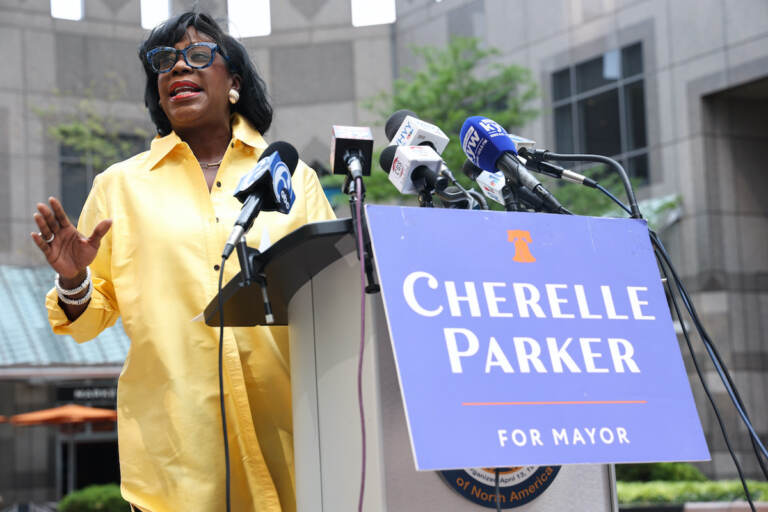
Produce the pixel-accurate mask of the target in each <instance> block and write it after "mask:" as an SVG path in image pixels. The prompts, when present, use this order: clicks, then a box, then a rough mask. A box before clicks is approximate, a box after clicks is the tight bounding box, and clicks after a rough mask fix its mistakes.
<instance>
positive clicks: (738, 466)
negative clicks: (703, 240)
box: [654, 251, 755, 512]
mask: <svg viewBox="0 0 768 512" xmlns="http://www.w3.org/2000/svg"><path fill="white" fill-rule="evenodd" d="M659 252H660V251H656V252H655V253H654V254H655V256H656V261H658V263H659V268H660V269H661V272H662V273H663V274H664V286H665V287H666V289H667V292H668V293H669V297H670V299H671V300H672V306H673V307H674V309H675V315H677V321H678V322H679V323H680V328H681V329H682V331H683V337H684V338H685V343H686V345H688V351H689V352H690V353H691V361H692V362H693V367H694V368H696V374H697V375H698V376H699V380H700V381H701V386H702V387H703V388H704V393H705V394H706V395H707V399H708V400H709V403H710V404H711V405H712V409H713V410H714V411H715V417H716V418H717V423H718V425H720V431H721V432H722V433H723V439H724V440H725V446H726V447H727V448H728V452H729V453H730V454H731V458H732V459H733V463H734V465H735V466H736V472H737V473H738V474H739V479H740V480H741V486H742V487H743V488H744V494H745V496H746V497H747V501H748V502H749V506H750V507H751V508H752V512H755V505H754V503H752V495H751V494H750V493H749V488H748V487H747V482H746V480H744V473H743V471H742V468H741V464H740V463H739V459H738V457H736V453H734V451H733V448H732V447H731V442H730V440H729V439H728V434H727V433H726V431H725V424H724V423H723V419H722V417H721V416H720V411H719V410H718V408H717V405H715V399H714V398H713V397H712V393H711V392H710V391H709V386H707V382H706V380H705V379H704V374H703V373H702V372H701V367H700V366H699V362H698V360H697V359H696V354H695V352H694V351H693V345H692V344H691V339H690V337H689V336H688V330H687V329H686V327H685V321H684V320H683V317H682V315H681V314H680V308H679V307H678V305H677V299H676V298H675V294H674V293H673V291H672V288H671V287H670V285H669V275H668V274H667V270H666V268H665V267H664V263H663V262H662V259H661V257H660V256H659ZM670 268H671V267H670ZM679 291H680V290H679V289H678V292H679Z"/></svg>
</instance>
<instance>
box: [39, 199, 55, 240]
mask: <svg viewBox="0 0 768 512" xmlns="http://www.w3.org/2000/svg"><path fill="white" fill-rule="evenodd" d="M37 211H38V213H36V214H35V222H37V227H39V228H40V232H41V233H43V234H44V235H46V237H50V233H58V231H59V229H61V226H60V225H59V221H57V220H56V216H55V215H54V214H53V212H52V211H51V209H50V208H48V207H47V206H46V205H44V204H43V203H37ZM38 216H40V217H41V218H42V220H43V222H45V224H46V226H41V225H40V222H38ZM46 227H47V231H46V230H45V228H46Z"/></svg>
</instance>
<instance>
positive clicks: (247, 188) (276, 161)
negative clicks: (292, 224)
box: [221, 141, 299, 259]
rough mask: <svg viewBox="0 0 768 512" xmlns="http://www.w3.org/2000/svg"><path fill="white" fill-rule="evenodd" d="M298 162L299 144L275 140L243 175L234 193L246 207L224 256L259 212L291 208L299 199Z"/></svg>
mask: <svg viewBox="0 0 768 512" xmlns="http://www.w3.org/2000/svg"><path fill="white" fill-rule="evenodd" d="M298 163H299V154H298V153H297V152H296V148H294V147H293V146H292V145H290V144H288V143H287V142H282V141H278V142H273V143H272V144H270V145H269V146H268V147H267V148H266V149H265V150H264V152H263V153H262V154H261V157H259V161H258V162H257V163H256V166H255V167H254V168H253V169H251V170H250V171H249V172H248V173H246V174H245V175H243V177H242V178H240V182H239V183H238V184H237V187H236V188H235V193H234V194H233V195H234V196H235V197H236V198H237V200H238V201H240V202H241V203H243V207H242V209H241V210H240V216H239V217H238V218H237V221H235V226H234V227H233V228H232V232H231V233H230V235H229V238H228V239H227V243H226V245H225V246H224V251H223V252H222V253H221V257H222V258H223V259H227V258H229V255H230V254H232V251H233V250H234V248H235V245H237V243H238V242H239V241H240V239H241V238H242V237H243V235H244V234H245V233H246V232H247V231H248V230H249V229H251V226H253V221H254V220H256V217H257V216H258V215H259V212H261V211H278V212H280V213H288V212H290V211H291V206H293V202H294V200H295V199H296V195H295V194H294V193H293V187H292V185H291V175H292V174H293V171H294V170H296V165H297V164H298Z"/></svg>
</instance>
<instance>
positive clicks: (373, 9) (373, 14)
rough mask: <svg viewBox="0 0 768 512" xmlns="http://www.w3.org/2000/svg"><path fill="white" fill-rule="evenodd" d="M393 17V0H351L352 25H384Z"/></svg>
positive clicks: (395, 16) (394, 13) (394, 11)
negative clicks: (373, 0) (374, 0)
mask: <svg viewBox="0 0 768 512" xmlns="http://www.w3.org/2000/svg"><path fill="white" fill-rule="evenodd" d="M395 19H397V13H396V9H395V0H378V1H376V2H371V1H370V0H352V26H355V27H365V26H368V25H384V24H387V23H394V22H395Z"/></svg>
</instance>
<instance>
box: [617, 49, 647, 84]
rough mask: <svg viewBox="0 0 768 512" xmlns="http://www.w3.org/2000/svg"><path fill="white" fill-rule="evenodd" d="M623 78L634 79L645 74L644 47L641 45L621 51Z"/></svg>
mask: <svg viewBox="0 0 768 512" xmlns="http://www.w3.org/2000/svg"><path fill="white" fill-rule="evenodd" d="M621 65H622V76H623V77H624V78H629V77H633V76H635V75H639V74H641V73H642V72H643V47H642V45H641V44H640V43H637V44H633V45H632V46H627V47H626V48H624V49H622V50H621Z"/></svg>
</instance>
